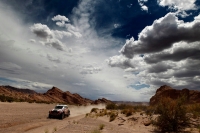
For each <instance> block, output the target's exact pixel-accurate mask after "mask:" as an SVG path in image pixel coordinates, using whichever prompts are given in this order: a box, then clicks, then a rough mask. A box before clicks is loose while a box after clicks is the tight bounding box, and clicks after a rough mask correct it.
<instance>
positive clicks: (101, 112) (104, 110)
mask: <svg viewBox="0 0 200 133" xmlns="http://www.w3.org/2000/svg"><path fill="white" fill-rule="evenodd" d="M105 115H107V110H106V109H103V110H101V111H100V112H99V116H105Z"/></svg>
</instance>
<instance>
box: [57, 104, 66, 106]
mask: <svg viewBox="0 0 200 133" xmlns="http://www.w3.org/2000/svg"><path fill="white" fill-rule="evenodd" d="M56 106H65V107H68V106H67V105H64V104H58V105H56Z"/></svg>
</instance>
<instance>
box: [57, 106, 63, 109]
mask: <svg viewBox="0 0 200 133" xmlns="http://www.w3.org/2000/svg"><path fill="white" fill-rule="evenodd" d="M62 108H63V106H56V107H55V109H62Z"/></svg>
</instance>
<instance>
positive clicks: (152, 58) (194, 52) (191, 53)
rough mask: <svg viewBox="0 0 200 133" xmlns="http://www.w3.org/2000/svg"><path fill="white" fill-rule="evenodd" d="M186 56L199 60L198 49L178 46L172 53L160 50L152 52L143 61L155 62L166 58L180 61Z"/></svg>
mask: <svg viewBox="0 0 200 133" xmlns="http://www.w3.org/2000/svg"><path fill="white" fill-rule="evenodd" d="M187 58H190V59H195V60H200V49H194V48H190V49H185V48H180V49H177V50H175V51H174V52H173V53H168V52H161V53H157V54H152V55H149V56H148V57H145V61H146V62H147V63H149V64H152V63H157V62H160V61H166V60H171V61H180V60H184V59H187Z"/></svg>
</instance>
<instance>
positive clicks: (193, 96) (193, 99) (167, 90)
mask: <svg viewBox="0 0 200 133" xmlns="http://www.w3.org/2000/svg"><path fill="white" fill-rule="evenodd" d="M181 96H185V97H186V103H188V104H191V103H200V92H199V91H195V90H188V89H182V90H176V89H173V88H171V87H169V86H167V85H164V86H161V87H160V88H159V89H157V91H156V94H155V95H154V96H152V97H151V99H150V105H155V104H157V103H158V102H159V101H160V99H162V98H163V97H170V98H171V99H177V98H179V97H181Z"/></svg>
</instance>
